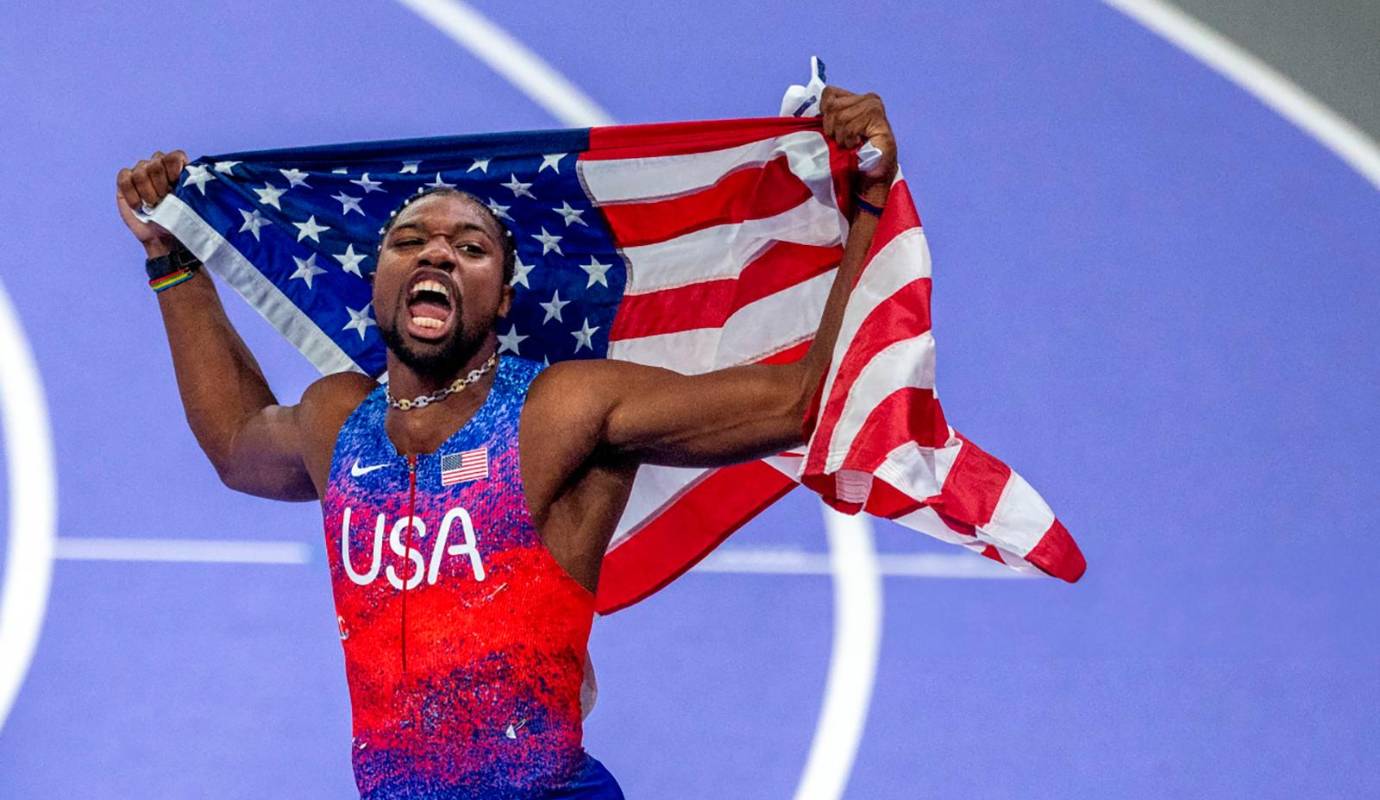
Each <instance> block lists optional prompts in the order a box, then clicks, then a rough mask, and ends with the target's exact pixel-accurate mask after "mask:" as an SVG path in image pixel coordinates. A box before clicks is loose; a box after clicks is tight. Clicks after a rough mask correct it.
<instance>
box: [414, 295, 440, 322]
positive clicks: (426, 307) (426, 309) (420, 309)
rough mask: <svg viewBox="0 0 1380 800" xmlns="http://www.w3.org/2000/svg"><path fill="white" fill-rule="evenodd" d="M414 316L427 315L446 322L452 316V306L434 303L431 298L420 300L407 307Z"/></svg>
mask: <svg viewBox="0 0 1380 800" xmlns="http://www.w3.org/2000/svg"><path fill="white" fill-rule="evenodd" d="M407 310H408V311H410V312H412V316H414V317H427V318H429V319H435V320H440V321H442V322H444V321H445V320H446V318H447V317H449V316H450V306H447V305H443V304H441V303H434V302H431V301H429V300H419V301H417V302H415V303H412V304H411V305H409V306H408V307H407Z"/></svg>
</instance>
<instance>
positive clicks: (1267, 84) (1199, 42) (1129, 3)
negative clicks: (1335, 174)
mask: <svg viewBox="0 0 1380 800" xmlns="http://www.w3.org/2000/svg"><path fill="white" fill-rule="evenodd" d="M1103 2H1105V3H1106V4H1107V5H1109V6H1111V7H1112V8H1115V9H1117V10H1118V11H1120V12H1122V13H1123V14H1125V15H1126V16H1128V17H1130V18H1131V19H1133V20H1135V21H1136V22H1139V23H1140V24H1141V25H1144V26H1145V27H1146V28H1149V29H1150V30H1151V31H1153V32H1155V33H1157V34H1159V35H1160V36H1163V37H1164V38H1165V39H1168V40H1169V41H1170V42H1171V43H1173V44H1175V45H1177V46H1178V47H1179V48H1180V49H1181V50H1183V51H1185V52H1186V53H1188V54H1189V55H1191V56H1193V57H1194V58H1196V59H1198V60H1199V61H1201V62H1203V63H1204V64H1206V65H1207V66H1209V67H1211V68H1212V69H1214V70H1216V71H1217V72H1219V73H1221V74H1222V75H1223V76H1225V77H1226V78H1227V79H1228V80H1230V81H1232V82H1233V83H1235V84H1237V85H1238V86H1240V87H1241V88H1242V89H1245V90H1246V91H1247V92H1250V93H1251V94H1252V95H1254V96H1255V97H1256V99H1258V100H1260V102H1262V103H1264V104H1265V105H1266V106H1269V107H1270V108H1272V109H1274V110H1275V112H1277V113H1278V114H1279V115H1280V116H1282V117H1284V118H1285V119H1287V120H1289V121H1290V122H1292V123H1293V124H1295V125H1297V126H1298V127H1299V128H1301V129H1302V130H1303V131H1304V132H1306V133H1308V134H1309V135H1310V136H1312V137H1313V138H1314V139H1317V140H1318V142H1319V143H1321V144H1322V145H1323V146H1324V147H1326V148H1327V149H1328V150H1331V151H1332V152H1333V153H1335V154H1336V155H1337V157H1338V158H1340V159H1342V161H1345V162H1346V163H1347V164H1348V165H1349V166H1350V167H1351V168H1352V169H1354V170H1356V171H1357V172H1359V173H1361V175H1362V176H1363V177H1365V178H1366V180H1368V181H1370V183H1371V185H1372V186H1374V187H1375V188H1376V189H1380V145H1377V144H1376V142H1375V140H1374V139H1371V138H1370V137H1369V136H1367V135H1366V133H1365V132H1364V131H1362V130H1361V129H1360V128H1357V127H1356V126H1355V125H1353V124H1351V122H1349V121H1348V120H1346V119H1345V118H1343V117H1342V115H1340V114H1338V113H1337V112H1336V111H1333V110H1332V109H1331V108H1329V107H1328V106H1326V105H1324V104H1323V103H1322V101H1320V100H1318V99H1317V98H1316V97H1314V96H1313V95H1311V94H1309V93H1308V92H1306V91H1304V90H1303V89H1302V88H1300V87H1299V86H1298V84H1296V83H1294V82H1293V81H1291V80H1289V79H1288V78H1286V77H1284V75H1282V74H1280V73H1279V72H1277V71H1276V70H1275V69H1273V68H1272V67H1270V66H1269V65H1268V64H1266V63H1265V62H1263V61H1261V60H1260V59H1258V58H1256V57H1255V56H1253V55H1251V54H1250V53H1248V52H1246V51H1245V50H1243V49H1242V48H1240V47H1238V46H1237V45H1236V44H1235V43H1234V42H1231V41H1230V40H1228V39H1227V38H1225V37H1224V36H1222V35H1221V34H1219V33H1217V32H1216V31H1214V30H1212V29H1211V28H1209V27H1208V26H1206V25H1204V24H1203V23H1201V22H1199V21H1198V20H1196V19H1194V18H1193V17H1190V16H1189V15H1188V14H1185V13H1184V12H1183V11H1180V10H1179V9H1178V8H1175V7H1174V6H1172V5H1170V4H1169V3H1166V2H1163V0H1103Z"/></svg>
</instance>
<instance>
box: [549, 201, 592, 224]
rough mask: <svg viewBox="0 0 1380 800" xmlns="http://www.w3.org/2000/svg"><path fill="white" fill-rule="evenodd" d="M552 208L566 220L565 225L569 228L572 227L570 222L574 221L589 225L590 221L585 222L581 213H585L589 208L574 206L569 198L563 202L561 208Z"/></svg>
mask: <svg viewBox="0 0 1380 800" xmlns="http://www.w3.org/2000/svg"><path fill="white" fill-rule="evenodd" d="M551 210H552V211H554V212H556V213H557V214H560V215H561V219H562V220H564V221H565V226H566V227H567V228H569V227H570V223H572V222H576V223H579V224H581V225H585V226H586V227H588V225H589V223H587V222H585V221H584V219H583V218H582V217H581V216H580V215H581V214H584V213H585V211H586V210H587V209H583V208H574V207H573V206H571V205H570V201H569V200H566V201H565V202H563V203H561V205H560V208H553V209H551Z"/></svg>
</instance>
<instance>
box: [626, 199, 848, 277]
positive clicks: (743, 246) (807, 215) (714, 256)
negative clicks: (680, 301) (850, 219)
mask: <svg viewBox="0 0 1380 800" xmlns="http://www.w3.org/2000/svg"><path fill="white" fill-rule="evenodd" d="M843 236H844V231H843V226H842V225H841V224H840V222H839V213H838V210H837V209H835V208H832V207H829V206H826V205H824V204H823V203H821V202H819V201H818V200H817V199H810V200H806V201H805V202H803V203H801V204H799V205H797V206H795V207H794V208H792V209H790V210H788V211H783V212H782V213H780V214H776V215H775V216H771V217H764V218H762V219H750V220H747V221H745V222H739V223H733V224H731V225H715V226H714V227H711V228H704V229H702V230H698V231H694V232H692V233H687V234H685V235H684V236H677V237H675V238H674V239H667V240H666V241H664V242H658V243H656V244H649V245H639V246H637V247H625V248H623V256H624V257H625V258H626V259H627V260H628V265H629V269H628V288H627V292H626V294H629V295H636V294H645V293H647V292H655V291H659V290H661V289H674V288H677V287H680V286H689V285H690V284H694V283H703V282H705V281H709V280H714V279H716V278H733V277H737V275H738V274H739V273H740V272H742V271H743V267H744V266H746V265H747V264H749V263H751V262H752V260H753V259H755V258H757V256H759V255H761V254H762V252H763V251H765V250H766V249H767V248H768V247H769V246H770V245H771V244H773V243H774V242H796V243H798V244H812V245H824V246H828V245H836V244H839V243H841V242H842V241H843Z"/></svg>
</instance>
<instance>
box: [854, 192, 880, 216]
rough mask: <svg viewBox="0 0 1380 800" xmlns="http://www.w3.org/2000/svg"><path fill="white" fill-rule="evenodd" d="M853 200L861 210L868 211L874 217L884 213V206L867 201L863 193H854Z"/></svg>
mask: <svg viewBox="0 0 1380 800" xmlns="http://www.w3.org/2000/svg"><path fill="white" fill-rule="evenodd" d="M853 202H854V203H855V204H856V205H857V206H858V210H859V211H866V212H867V213H869V214H871V215H872V216H874V217H880V216H881V215H882V207H881V206H874V205H872V204H871V203H869V202H867V201H866V200H864V199H863V198H862V195H861V194H854V195H853Z"/></svg>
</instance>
